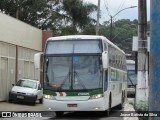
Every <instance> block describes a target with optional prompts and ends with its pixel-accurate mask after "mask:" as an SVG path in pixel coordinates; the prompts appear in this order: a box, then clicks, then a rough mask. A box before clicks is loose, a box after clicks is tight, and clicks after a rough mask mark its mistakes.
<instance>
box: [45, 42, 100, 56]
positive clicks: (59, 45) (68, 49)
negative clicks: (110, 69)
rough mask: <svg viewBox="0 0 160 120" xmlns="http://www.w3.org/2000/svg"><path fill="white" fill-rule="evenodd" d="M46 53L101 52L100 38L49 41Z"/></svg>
mask: <svg viewBox="0 0 160 120" xmlns="http://www.w3.org/2000/svg"><path fill="white" fill-rule="evenodd" d="M45 52H46V54H54V55H55V54H56V55H57V54H75V53H101V52H102V47H101V43H100V40H75V41H73V40H59V41H49V42H48V43H47V47H46V51H45Z"/></svg>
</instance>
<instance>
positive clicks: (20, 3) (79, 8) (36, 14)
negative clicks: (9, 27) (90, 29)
mask: <svg viewBox="0 0 160 120" xmlns="http://www.w3.org/2000/svg"><path fill="white" fill-rule="evenodd" d="M96 10H97V6H96V5H94V4H89V3H84V2H83V0H0V11H2V12H3V13H5V14H8V15H10V16H12V17H15V18H17V19H19V20H21V21H23V22H26V23H28V24H30V25H32V26H35V27H38V28H41V29H50V30H53V32H54V35H68V34H79V32H81V31H83V30H84V29H86V26H88V25H89V24H90V25H93V24H95V21H96V20H94V19H92V18H91V16H90V14H91V13H93V12H94V11H96Z"/></svg>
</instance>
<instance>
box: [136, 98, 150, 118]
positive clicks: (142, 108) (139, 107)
mask: <svg viewBox="0 0 160 120" xmlns="http://www.w3.org/2000/svg"><path fill="white" fill-rule="evenodd" d="M135 110H136V112H138V113H142V114H143V115H144V114H145V113H147V114H149V111H148V105H147V103H146V102H145V101H143V100H140V101H139V103H138V104H136V105H135ZM139 120H149V117H148V116H146V117H145V116H144V117H139Z"/></svg>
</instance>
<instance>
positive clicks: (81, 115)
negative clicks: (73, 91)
mask: <svg viewBox="0 0 160 120" xmlns="http://www.w3.org/2000/svg"><path fill="white" fill-rule="evenodd" d="M115 114H116V112H112V113H111V115H110V117H106V116H105V115H104V113H102V112H70V113H67V112H66V113H65V114H64V115H63V116H62V117H61V118H57V117H56V116H55V114H54V113H53V114H52V115H49V116H52V117H42V118H41V117H40V118H3V120H82V119H84V120H93V119H94V120H123V118H122V117H113V116H115Z"/></svg>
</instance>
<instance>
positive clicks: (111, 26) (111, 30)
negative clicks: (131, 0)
mask: <svg viewBox="0 0 160 120" xmlns="http://www.w3.org/2000/svg"><path fill="white" fill-rule="evenodd" d="M135 7H137V6H131V7H127V8H124V9H122V10H120V11H118V12H117V13H116V14H115V15H113V16H112V15H110V17H111V24H110V41H112V32H113V25H112V24H113V23H112V21H113V20H112V19H113V18H114V17H115V16H116V15H117V14H119V13H120V12H122V11H124V10H126V9H130V8H135Z"/></svg>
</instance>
